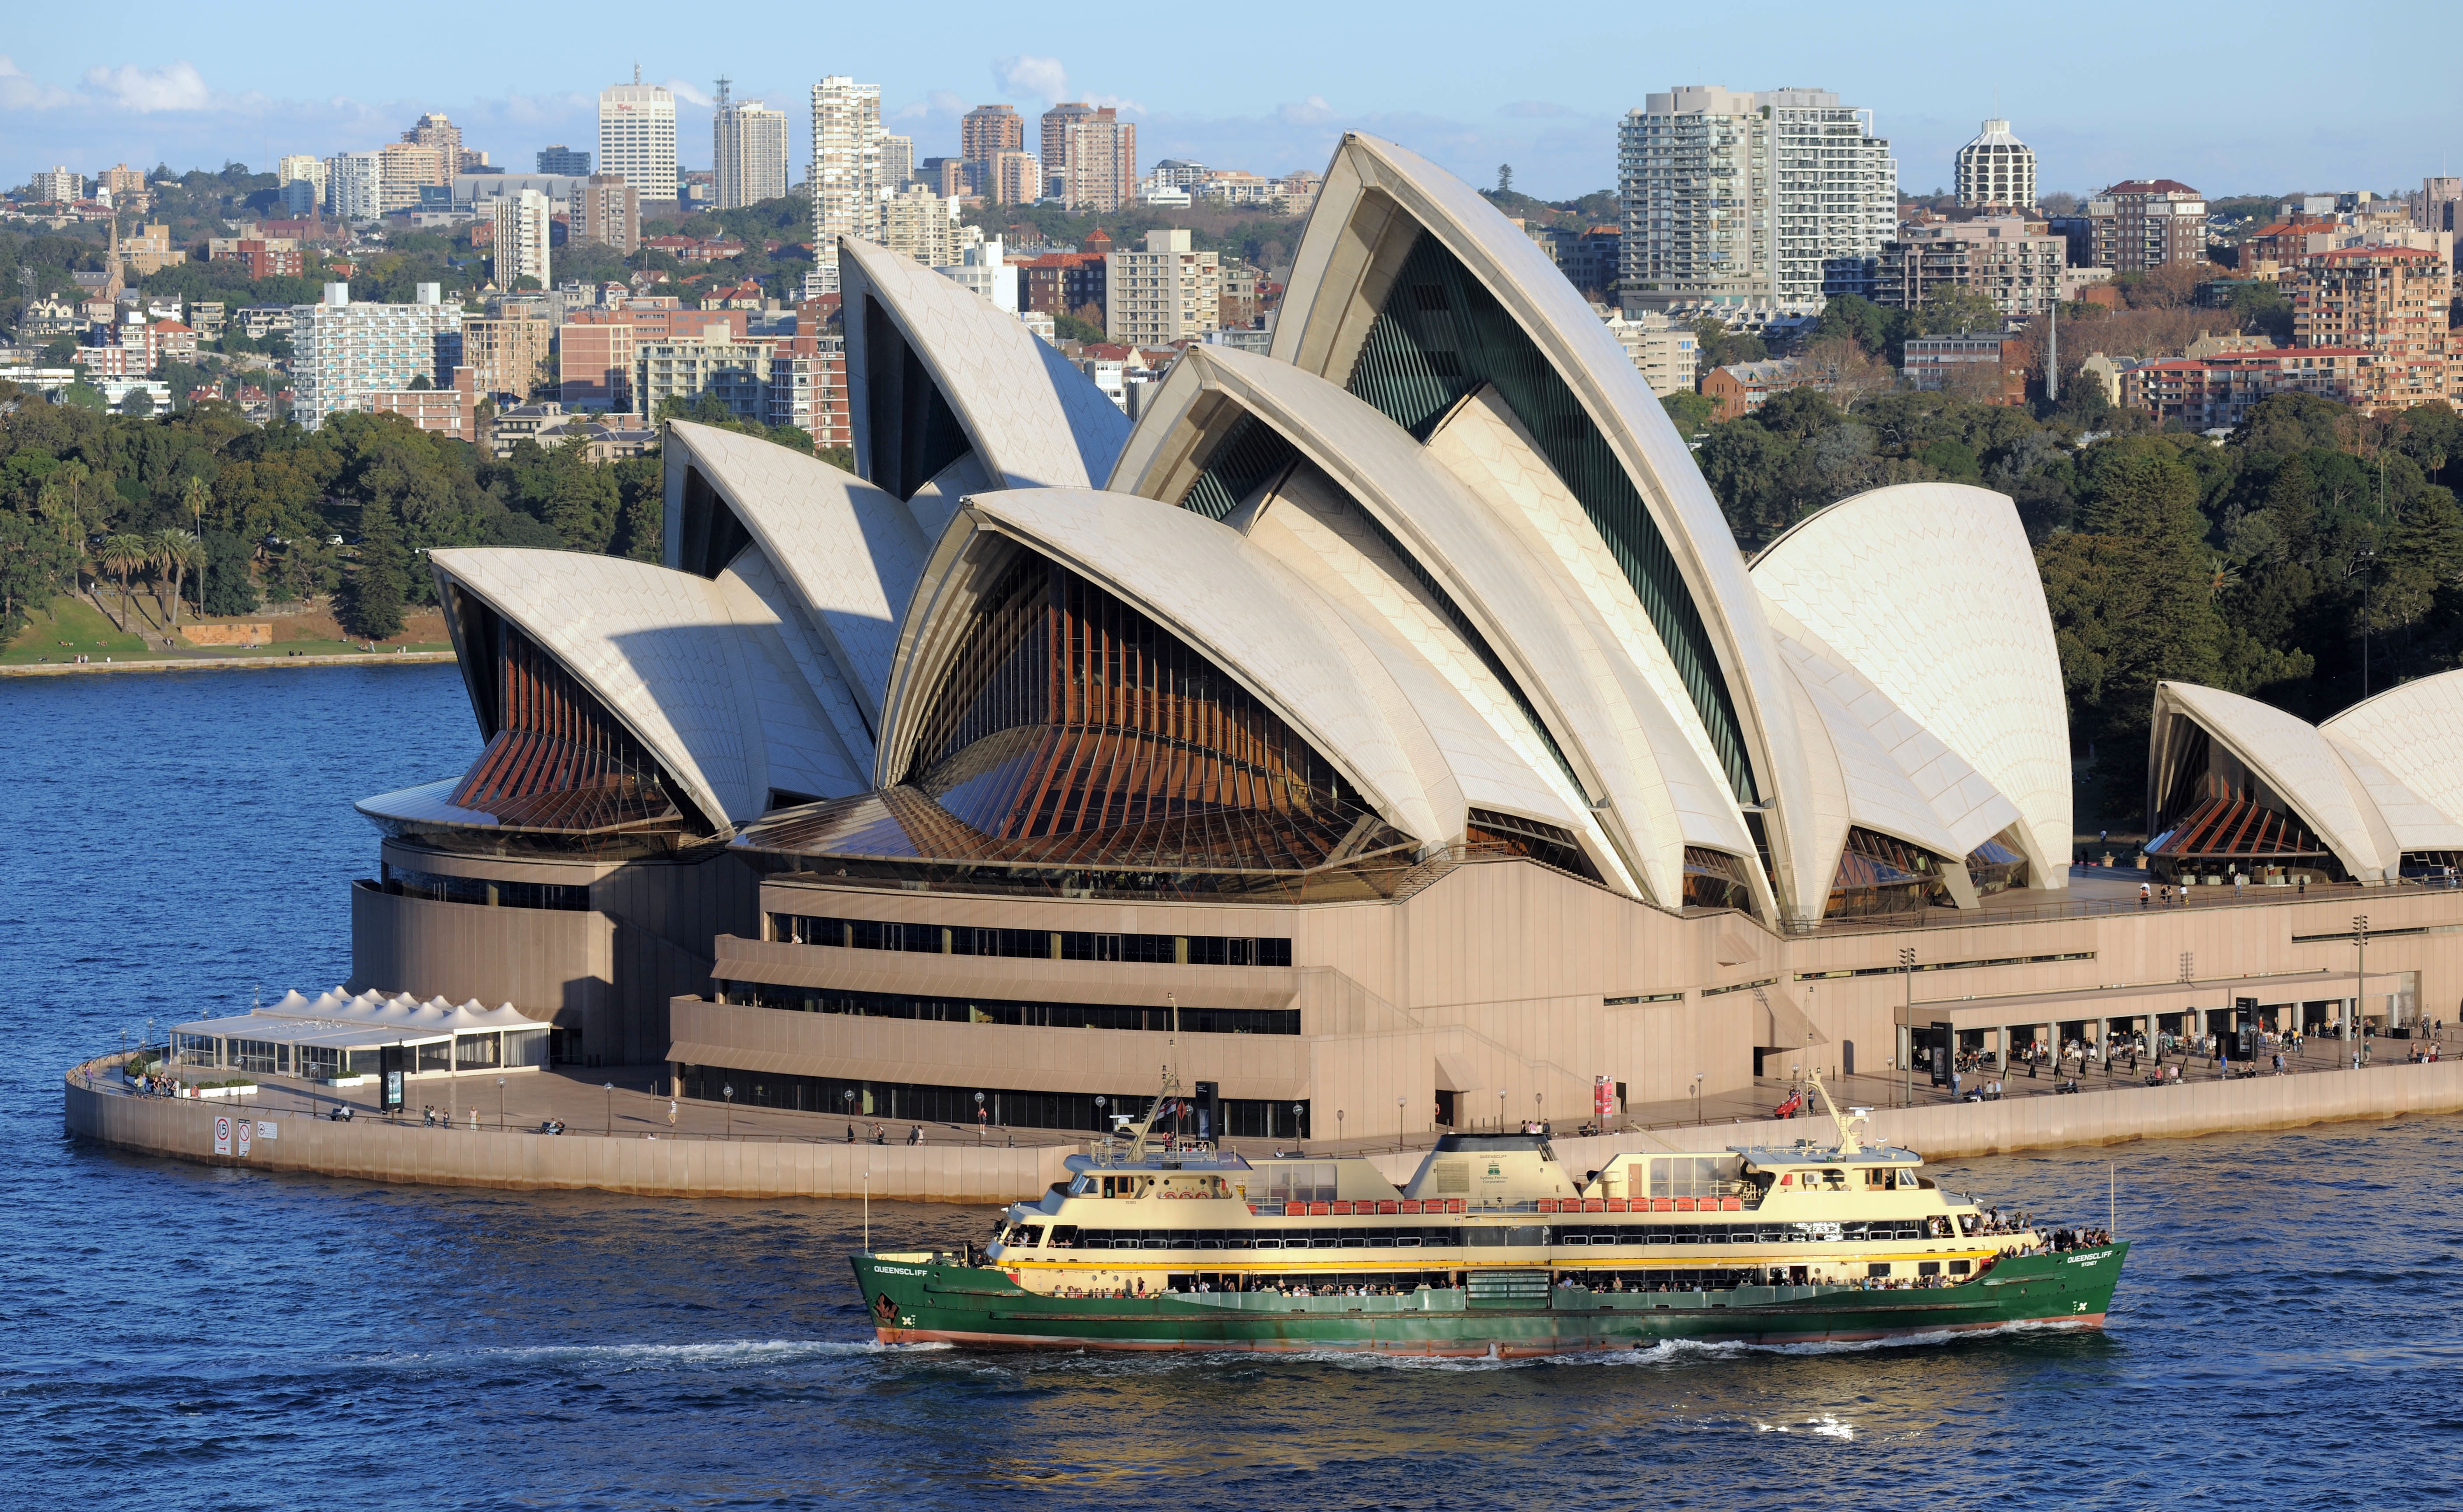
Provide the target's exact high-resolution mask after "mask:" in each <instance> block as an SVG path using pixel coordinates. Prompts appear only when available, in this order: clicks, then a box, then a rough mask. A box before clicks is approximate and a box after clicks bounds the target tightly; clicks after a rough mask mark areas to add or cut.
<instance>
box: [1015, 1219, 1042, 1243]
mask: <svg viewBox="0 0 2463 1512" xmlns="http://www.w3.org/2000/svg"><path fill="white" fill-rule="evenodd" d="M1018 1236H1019V1237H1018V1242H1019V1243H1021V1244H1023V1245H1025V1246H1026V1247H1027V1248H1029V1249H1041V1248H1042V1247H1043V1225H1042V1224H1040V1223H1035V1224H1031V1225H1029V1226H1028V1227H1025V1228H1022V1229H1020V1230H1018Z"/></svg>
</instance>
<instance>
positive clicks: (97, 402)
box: [60, 378, 111, 414]
mask: <svg viewBox="0 0 2463 1512" xmlns="http://www.w3.org/2000/svg"><path fill="white" fill-rule="evenodd" d="M60 402H61V403H63V404H72V405H75V406H76V408H78V409H84V410H92V411H94V412H95V413H97V414H100V413H102V412H103V411H104V410H107V409H109V408H110V407H111V406H110V404H109V403H108V402H107V401H105V400H104V399H103V397H102V390H100V389H98V388H96V387H95V386H94V385H93V384H91V383H89V382H87V381H86V380H85V379H83V378H79V379H77V380H76V382H74V383H72V384H70V385H69V386H68V387H66V388H64V389H62V390H60Z"/></svg>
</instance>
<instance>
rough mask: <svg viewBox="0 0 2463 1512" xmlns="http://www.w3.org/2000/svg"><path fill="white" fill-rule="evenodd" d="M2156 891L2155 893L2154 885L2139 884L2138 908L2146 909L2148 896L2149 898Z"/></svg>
mask: <svg viewBox="0 0 2463 1512" xmlns="http://www.w3.org/2000/svg"><path fill="white" fill-rule="evenodd" d="M2154 891H2155V889H2154V887H2153V885H2152V884H2150V883H2147V882H2141V883H2139V884H2138V906H2139V907H2141V908H2145V907H2146V906H2147V896H2148V895H2149V894H2151V893H2153V892H2154Z"/></svg>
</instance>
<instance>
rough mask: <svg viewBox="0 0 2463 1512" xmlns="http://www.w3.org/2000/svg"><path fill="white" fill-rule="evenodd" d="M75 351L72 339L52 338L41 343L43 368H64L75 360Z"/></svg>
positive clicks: (75, 346)
mask: <svg viewBox="0 0 2463 1512" xmlns="http://www.w3.org/2000/svg"><path fill="white" fill-rule="evenodd" d="M76 350H77V344H76V340H75V339H74V338H73V337H69V336H54V337H52V339H50V340H49V341H46V342H44V343H43V366H45V367H52V368H64V367H66V366H68V365H69V364H70V363H72V362H74V361H76Z"/></svg>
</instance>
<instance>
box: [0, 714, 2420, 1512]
mask: <svg viewBox="0 0 2463 1512" xmlns="http://www.w3.org/2000/svg"><path fill="white" fill-rule="evenodd" d="M475 746H476V741H475V737H474V735H473V733H472V729H471V724H470V720H469V711H468V708H467V705H466V704H465V702H464V697H463V693H462V688H461V683H460V681H459V679H458V677H457V676H456V674H455V673H454V671H453V670H452V669H451V668H449V667H411V668H375V669H347V668H332V669H315V670H284V671H278V672H268V673H261V674H257V673H230V674H221V675H216V676H212V677H194V676H192V677H175V676H163V677H129V678H111V679H59V680H39V681H19V682H11V683H0V772H5V774H6V776H5V780H4V781H0V1028H5V1030H6V1032H7V1035H8V1041H9V1045H8V1054H7V1055H6V1056H5V1057H0V1139H5V1142H6V1147H7V1150H8V1152H9V1158H8V1160H7V1162H6V1164H5V1166H0V1279H5V1283H6V1292H5V1294H0V1464H5V1465H6V1466H8V1468H9V1474H10V1482H11V1483H10V1488H9V1490H10V1495H9V1500H10V1501H11V1502H12V1503H13V1504H17V1505H26V1506H69V1505H76V1506H80V1507H90V1508H111V1507H120V1506H128V1507H145V1508H160V1507H165V1506H179V1507H232V1508H240V1507H283V1508H287V1507H310V1506H320V1505H327V1504H334V1505H361V1506H420V1507H427V1506H443V1505H452V1506H474V1507H498V1506H502V1507H532V1506H578V1507H602V1506H603V1507H653V1506H659V1507H665V1506H687V1505H688V1506H695V1507H735V1506H762V1507H773V1506H796V1505H807V1504H814V1505H820V1504H838V1503H849V1504H856V1505H864V1506H896V1507H942V1506H949V1507H967V1508H978V1507H983V1506H988V1505H1020V1506H1022V1505H1029V1504H1032V1505H1038V1506H1039V1505H1060V1506H1079V1505H1082V1506H1095V1505H1101V1506H1105V1507H1143V1506H1152V1505H1161V1504H1166V1503H1169V1502H1188V1503H1191V1504H1205V1505H1210V1506H1260V1505H1282V1506H1291V1507H1318V1506H1439V1505H1442V1506H1447V1507H1487V1506H1513V1507H1556V1506H1560V1505H1572V1504H1580V1505H1584V1506H1611V1507H1614V1506H1651V1507H1658V1506H1699V1507H1726V1506H1776V1505H1814V1504H1820V1505H1824V1506H1830V1507H1891V1508H1896V1507H1906V1506H1912V1505H1917V1504H1922V1503H1926V1502H1929V1503H1931V1504H1934V1505H1947V1506H1960V1507H1966V1506H1988V1505H2014V1506H2015V1505H2029V1506H2036V1505H2051V1504H2059V1505H2064V1506H2078V1507H2140V1506H2234V1507H2237V1506H2246V1505H2251V1504H2268V1503H2273V1504H2279V1505H2286V1506H2294V1505H2297V1506H2300V1507H2303V1508H2310V1507H2371V1508H2374V1507H2397V1506H2451V1505H2453V1504H2455V1503H2456V1502H2457V1501H2458V1500H2463V1484H2459V1483H2463V1474H2458V1472H2457V1471H2456V1470H2455V1468H2454V1462H2453V1459H2452V1456H2451V1453H2450V1450H2451V1448H2452V1444H2453V1443H2454V1442H2455V1436H2456V1434H2457V1432H2458V1430H2463V1405H2458V1400H2457V1397H2458V1391H2463V1325H2458V1324H2457V1322H2456V1321H2455V1314H2454V1311H2453V1308H2452V1303H2451V1300H2450V1298H2449V1296H2448V1294H2447V1292H2446V1289H2445V1288H2446V1287H2447V1286H2448V1285H2452V1280H2453V1277H2454V1275H2455V1272H2456V1266H2457V1262H2458V1258H2463V1219H2458V1217H2457V1214H2456V1205H2455V1201H2454V1196H2453V1188H2452V1171H2453V1169H2454V1168H2455V1167H2456V1165H2457V1163H2458V1156H2463V1120H2453V1119H2430V1120H2417V1121H2410V1122H2406V1123H2401V1124H2394V1125H2387V1126H2384V1127H2381V1126H2377V1125H2371V1124H2354V1125H2340V1126H2333V1127H2327V1128H2321V1129H2315V1130H2310V1131H2305V1132H2301V1133H2296V1134H2278V1135H2261V1136H2249V1137H2234V1138H2211V1139H2202V1140H2191V1141H2178V1142H2170V1143H2161V1144H2145V1145H2137V1146H2132V1147H2127V1148H2125V1149H2123V1150H2120V1151H2117V1152H2107V1151H2079V1152H2060V1153H2054V1154H2049V1155H2045V1156H2026V1157H2013V1158H2004V1159H1994V1160H1979V1161H1973V1162H1969V1163H1966V1164H1963V1165H1956V1166H1951V1167H1946V1168H1944V1169H1943V1171H1942V1172H1941V1173H1940V1174H1942V1175H1943V1176H1944V1177H1945V1179H1946V1180H1947V1181H1948V1183H1949V1184H1951V1185H1952V1186H1954V1187H1958V1188H1960V1189H1963V1190H1973V1191H1974V1192H1976V1193H1977V1194H1979V1195H1982V1196H1985V1197H1986V1198H1987V1199H1989V1200H1994V1201H1998V1202H2000V1203H2002V1204H2003V1205H2004V1206H2005V1207H2006V1206H2009V1205H2013V1204H2016V1205H2017V1206H2021V1207H2026V1208H2029V1209H2032V1210H2033V1211H2035V1212H2037V1213H2038V1214H2042V1215H2046V1216H2049V1217H2052V1218H2054V1219H2055V1220H2060V1221H2077V1222H2101V1221H2103V1217H2104V1213H2105V1204H2106V1200H2107V1166H2108V1165H2109V1169H2110V1175H2111V1177H2112V1178H2113V1182H2114V1185H2115V1186H2116V1187H2117V1191H2118V1199H2117V1208H2118V1211H2117V1220H2118V1221H2117V1226H2118V1228H2119V1229H2120V1231H2121V1232H2122V1233H2124V1234H2125V1236H2127V1237H2130V1238H2133V1239H2135V1240H2137V1241H2139V1244H2138V1247H2137V1249H2136V1250H2135V1252H2134V1253H2133V1254H2132V1256H2131V1260H2130V1270H2129V1273H2128V1274H2127V1275H2126V1276H2125V1278H2124V1281H2123V1284H2122V1289H2121V1293H2120V1295H2119V1297H2118V1298H2117V1299H2116V1302H2115V1306H2114V1311H2113V1315H2112V1320H2111V1326H2110V1328H2108V1329H2107V1330H2106V1331H2104V1332H2102V1333H2068V1332H2047V1331H2026V1332H2016V1333H2011V1334H2005V1335H1999V1336H1991V1337H1981V1338H1969V1339H1963V1340H1958V1341H1955V1342H1951V1343H1947V1344H1942V1345H1936V1346H1899V1347H1890V1348H1865V1347H1859V1348H1847V1349H1837V1350H1819V1349H1797V1350H1739V1349H1723V1348H1707V1349H1705V1348H1686V1349H1671V1350H1662V1351H1657V1352H1652V1353H1646V1354H1643V1355H1640V1356H1624V1357H1619V1358H1618V1359H1617V1360H1616V1362H1615V1363H1613V1364H1602V1363H1582V1364H1560V1363H1546V1362H1542V1363H1517V1364H1510V1365H1509V1364H1494V1363H1483V1362H1468V1363H1465V1362H1451V1363H1395V1362H1378V1361H1368V1360H1353V1359H1343V1358H1297V1359H1271V1360H1258V1359H1252V1358H1228V1359H1227V1358H1210V1357H1206V1356H1191V1357H1183V1358H1144V1357H1136V1358H1130V1357H1117V1356H1111V1357H1090V1356H1079V1355H1054V1356H1035V1357H1015V1356H979V1355H970V1354H966V1353H962V1352H958V1351H951V1350H914V1351H884V1350H879V1349H877V1348H874V1347H872V1346H871V1345H869V1344H868V1343H867V1342H866V1339H867V1337H868V1333H867V1329H866V1327H865V1320H864V1316H863V1311H862V1305H861V1299H860V1298H859V1297H858V1296H857V1295H856V1293H855V1290H854V1287H853V1285H852V1284H851V1282H850V1280H849V1277H848V1272H847V1267H846V1264H845V1258H844V1257H845V1255H846V1253H847V1251H848V1250H849V1249H851V1248H853V1247H854V1246H856V1245H858V1244H859V1243H861V1242H862V1226H863V1222H864V1216H863V1213H862V1210H861V1207H860V1206H858V1205H857V1204H853V1203H819V1202H816V1203H801V1204H782V1203H729V1202H648V1201H643V1200H640V1199H628V1198H620V1197H607V1196H598V1195H572V1194H547V1195H529V1194H520V1193H510V1192H492V1191H460V1190H451V1191H436V1190H425V1189H416V1188H388V1187H382V1186H375V1185H368V1184H364V1183H357V1182H340V1181H330V1180H320V1179H314V1178H294V1177H269V1176H265V1175H263V1174H260V1173H249V1172H240V1171H229V1170H209V1169H206V1168H202V1167H195V1166H188V1165H183V1164H180V1163H178V1162H173V1161H167V1160H150V1159H141V1158H135V1157H130V1156H121V1155H117V1154H113V1153H109V1152H104V1151H99V1150H95V1149H91V1148H86V1147H80V1146H77V1145H75V1144H72V1143H70V1142H68V1141H66V1140H65V1139H64V1138H63V1137H62V1136H61V1134H60V1118H59V1107H60V1101H59V1099H60V1094H59V1081H58V1073H59V1070H60V1069H61V1068H62V1067H64V1066H65V1065H66V1064H67V1063H69V1062H70V1061H71V1060H73V1059H76V1058H77V1057H78V1056H81V1055H84V1054H90V1053H92V1052H94V1051H96V1050H98V1049H107V1048H112V1047H114V1046H115V1045H117V1044H118V1043H119V1039H120V1033H121V1031H122V1030H123V1029H126V1028H132V1027H133V1028H135V1029H137V1030H139V1031H140V1032H142V1028H143V1026H144V1024H145V1021H146V1020H147V1019H148V1018H152V1019H154V1020H155V1021H157V1023H158V1024H159V1023H164V1022H170V1021H172V1020H176V1019H185V1018H189V1017H194V1016H196V1015H197V1014H198V1013H200V1012H202V1011H204V1010H205V1009H206V1008H207V1007H211V1008H213V1009H214V1010H215V1011H218V1012H219V1011H233V1010H236V1009H239V1008H242V1007H245V1006H246V1004H247V1003H248V1001H249V998H250V995H251V992H252V991H253V990H255V988H256V987H257V986H258V984H260V983H261V984H262V986H263V987H264V989H265V990H267V991H269V992H278V991H280V990H281V989H282V988H284V987H287V986H292V985H298V986H303V987H310V988H314V987H316V986H318V985H331V984H333V983H338V982H340V981H341V980H342V979H343V978H344V976H345V975H347V973H348V970H349V939H348V918H349V906H348V897H347V892H346V889H347V885H348V883H349V881H350V879H351V878H352V877H354V876H360V875H367V874H368V873H369V872H370V871H371V870H372V869H373V867H374V865H375V859H376V837H375V834H374V832H373V831H371V830H370V829H369V828H368V827H367V825H366V824H365V823H364V822H363V821H361V820H360V819H359V818H358V817H357V816H356V815H355V814H353V813H352V812H351V811H350V802H351V800H352V799H353V798H355V797H358V796H360V795H363V794H365V793H369V792H375V791H380V790H382V789H384V788H391V787H398V786H402V785H404V784H407V783H412V782H419V781H426V780H432V779H434V778H437V777H440V776H446V775H449V774H451V773H452V772H454V771H456V770H458V769H459V768H460V767H462V766H463V765H464V764H466V763H467V762H468V761H469V758H470V756H471V754H472V753H473V752H474V750H475ZM990 1219H991V1214H990V1212H989V1211H988V1210H978V1209H959V1208H948V1207H923V1206H905V1205H899V1206H892V1205H889V1204H878V1205H876V1206H874V1208H873V1209H872V1211H871V1215H870V1221H871V1225H872V1232H873V1235H874V1237H875V1239H876V1240H877V1241H881V1242H897V1243H899V1244H907V1243H916V1242H945V1243H955V1242H958V1241H959V1240H961V1239H964V1238H970V1237H980V1236H981V1234H982V1233H983V1231H984V1230H985V1229H986V1227H988V1225H989V1222H990ZM1029 1499H1031V1500H1029Z"/></svg>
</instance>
